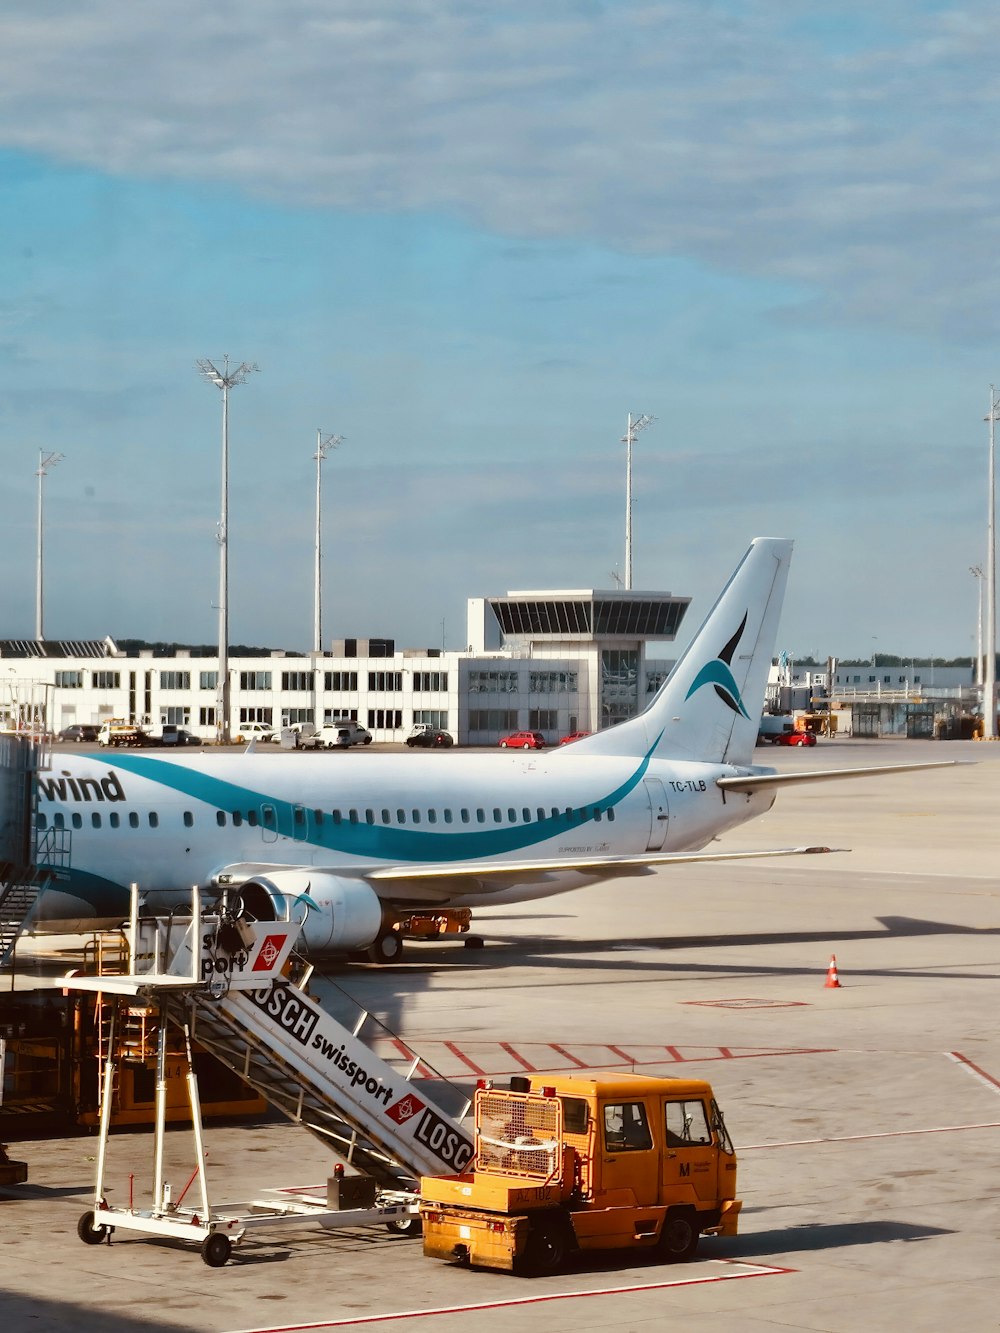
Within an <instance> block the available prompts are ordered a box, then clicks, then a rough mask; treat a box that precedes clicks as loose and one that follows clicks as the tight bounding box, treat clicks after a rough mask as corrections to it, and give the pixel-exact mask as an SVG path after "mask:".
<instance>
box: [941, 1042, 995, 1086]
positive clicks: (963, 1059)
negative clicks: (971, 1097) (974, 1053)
mask: <svg viewBox="0 0 1000 1333" xmlns="http://www.w3.org/2000/svg"><path fill="white" fill-rule="evenodd" d="M946 1055H947V1056H948V1059H949V1060H954V1061H955V1063H956V1064H957V1065H962V1066H963V1067H964V1068H965V1069H968V1070H969V1071H970V1072H971V1073H972V1074H974V1075H975V1076H976V1077H977V1078H979V1079H982V1081H983V1082H984V1083H985V1084H986V1085H987V1087H989V1088H992V1090H993V1091H994V1092H1000V1079H996V1078H994V1077H993V1075H992V1074H987V1072H986V1070H985V1069H980V1068H979V1066H978V1065H977V1064H974V1063H973V1062H972V1061H971V1060H970V1059H969V1057H968V1056H967V1055H963V1054H962V1052H961V1051H947V1052H946Z"/></svg>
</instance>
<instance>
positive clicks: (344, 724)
mask: <svg viewBox="0 0 1000 1333" xmlns="http://www.w3.org/2000/svg"><path fill="white" fill-rule="evenodd" d="M371 743H372V734H371V732H370V731H369V730H368V728H367V727H363V726H362V725H361V723H360V722H355V721H354V720H353V719H352V718H349V717H342V718H339V719H337V721H335V722H327V723H326V725H325V726H322V727H320V729H319V731H317V732H316V733H315V734H314V735H312V736H310V737H309V739H308V741H306V740H303V741H302V744H303V746H305V745H307V744H308V745H309V746H310V747H311V748H312V749H315V750H346V749H347V748H348V747H349V746H351V745H371Z"/></svg>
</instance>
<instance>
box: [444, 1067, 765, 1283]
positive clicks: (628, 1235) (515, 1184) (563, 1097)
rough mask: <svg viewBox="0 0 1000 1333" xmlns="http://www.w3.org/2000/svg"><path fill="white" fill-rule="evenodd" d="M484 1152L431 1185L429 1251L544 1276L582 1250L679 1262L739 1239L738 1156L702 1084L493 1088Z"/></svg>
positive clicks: (558, 1080) (482, 1135) (479, 1136)
mask: <svg viewBox="0 0 1000 1333" xmlns="http://www.w3.org/2000/svg"><path fill="white" fill-rule="evenodd" d="M475 1145H476V1152H475V1156H474V1158H473V1160H472V1164H471V1166H472V1169H471V1170H470V1171H469V1172H468V1173H466V1174H463V1175H457V1176H427V1177H424V1178H423V1179H422V1180H421V1184H420V1197H421V1202H420V1214H421V1218H422V1220H423V1232H424V1253H425V1254H426V1255H430V1256H432V1257H434V1258H438V1259H445V1260H449V1261H451V1262H453V1263H467V1264H471V1265H473V1266H474V1267H479V1268H497V1269H501V1270H503V1271H505V1272H513V1273H519V1274H523V1275H525V1276H534V1275H537V1274H543V1273H548V1272H553V1271H555V1270H556V1269H557V1268H559V1266H560V1265H561V1264H562V1262H563V1260H564V1258H565V1257H566V1256H567V1255H568V1254H570V1253H573V1252H575V1251H579V1250H613V1249H632V1248H635V1249H647V1250H654V1251H655V1252H656V1253H657V1254H658V1255H659V1256H660V1257H661V1258H662V1259H663V1260H664V1261H665V1262H679V1261H683V1260H687V1259H690V1258H692V1256H693V1255H694V1253H695V1250H696V1249H697V1246H698V1239H699V1237H700V1236H701V1235H703V1234H706V1235H721V1236H735V1235H736V1233H737V1224H738V1219H739V1212H740V1201H739V1200H738V1199H737V1198H736V1197H735V1194H736V1153H735V1151H734V1149H733V1145H732V1141H731V1140H730V1137H729V1134H728V1132H727V1130H726V1126H725V1122H724V1120H723V1118H722V1112H721V1111H720V1109H719V1106H718V1104H717V1102H716V1100H715V1098H714V1096H713V1094H712V1089H711V1086H710V1085H709V1084H708V1083H706V1082H705V1081H703V1080H701V1079H677V1078H646V1077H642V1076H640V1075H636V1074H615V1075H612V1076H610V1077H594V1078H581V1077H559V1076H553V1075H548V1074H547V1075H544V1076H543V1077H538V1076H536V1077H534V1078H514V1079H511V1084H510V1087H509V1088H498V1087H493V1086H492V1085H491V1084H489V1083H485V1084H483V1085H481V1086H480V1087H479V1088H478V1089H477V1091H476V1098H475Z"/></svg>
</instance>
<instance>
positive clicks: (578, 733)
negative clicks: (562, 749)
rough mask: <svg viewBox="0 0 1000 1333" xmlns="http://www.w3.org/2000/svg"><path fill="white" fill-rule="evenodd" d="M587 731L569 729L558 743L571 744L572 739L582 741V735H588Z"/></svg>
mask: <svg viewBox="0 0 1000 1333" xmlns="http://www.w3.org/2000/svg"><path fill="white" fill-rule="evenodd" d="M589 735H590V732H589V731H571V732H570V733H569V735H568V736H564V737H563V738H562V740H561V741H560V742H559V744H560V745H572V744H573V742H574V741H582V740H583V738H584V736H589Z"/></svg>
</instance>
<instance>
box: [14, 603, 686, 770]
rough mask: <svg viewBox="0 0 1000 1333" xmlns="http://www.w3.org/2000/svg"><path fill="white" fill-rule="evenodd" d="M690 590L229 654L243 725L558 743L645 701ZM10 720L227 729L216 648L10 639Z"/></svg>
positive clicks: (507, 611)
mask: <svg viewBox="0 0 1000 1333" xmlns="http://www.w3.org/2000/svg"><path fill="white" fill-rule="evenodd" d="M690 600H691V599H690V598H689V597H678V596H674V595H673V594H672V593H668V592H635V591H626V590H621V589H618V590H612V591H599V590H596V589H577V590H569V591H567V590H556V591H552V590H542V591H523V592H509V593H508V594H507V595H506V596H505V597H481V598H471V599H470V600H469V602H468V636H467V644H468V647H467V648H466V649H465V650H463V651H452V650H445V649H434V648H428V649H403V650H397V649H396V646H395V643H394V641H393V640H392V639H373V638H369V639H360V638H359V639H339V640H334V641H333V642H332V644H331V646H330V650H329V651H325V652H322V653H315V652H310V653H293V652H281V651H271V652H261V653H254V655H252V656H239V655H232V654H230V655H229V671H230V690H231V696H230V697H231V699H232V713H231V724H230V731H231V734H232V736H233V737H237V736H239V735H240V728H241V727H242V726H245V725H247V724H250V723H254V722H257V723H265V724H267V725H270V726H274V727H282V726H289V725H292V724H294V723H299V722H310V723H313V724H314V725H316V726H321V725H322V724H323V723H324V722H330V721H332V720H333V719H334V718H343V717H349V718H353V719H354V720H356V721H358V722H361V723H362V724H363V725H365V726H366V727H367V728H368V729H369V731H371V733H372V736H373V738H374V740H376V741H401V740H405V738H406V736H407V735H408V734H409V732H410V729H411V728H412V726H413V725H414V724H415V723H428V724H430V725H432V726H435V727H441V728H443V729H444V730H446V731H449V732H450V733H451V734H452V736H454V738H455V740H456V741H457V742H458V743H459V744H463V745H489V744H495V743H496V741H497V739H498V738H499V737H500V736H502V735H504V734H506V733H507V732H511V731H518V730H531V731H540V732H541V733H542V734H543V735H544V737H545V739H546V741H548V742H549V743H554V742H556V741H558V740H559V738H560V737H561V736H564V735H568V734H570V733H572V732H575V731H597V730H599V729H601V728H603V727H607V726H611V725H612V724H613V723H616V722H621V721H623V720H625V719H626V718H629V717H633V716H634V715H635V714H636V713H638V712H640V711H641V710H642V708H643V707H644V706H645V702H646V700H647V699H648V698H649V696H651V695H652V694H653V693H654V692H655V691H656V690H657V689H658V688H659V686H660V684H661V683H662V681H663V680H664V679H665V677H666V675H667V672H668V671H669V669H670V667H671V665H672V662H671V661H665V660H659V659H656V658H653V657H652V656H650V653H651V651H652V650H653V649H654V647H655V646H656V645H659V644H664V643H666V644H670V643H672V642H673V641H674V640H675V638H676V635H677V632H678V630H679V628H680V626H681V623H682V621H683V619H684V615H685V612H686V611H687V608H688V605H689V603H690ZM0 659H2V662H0V682H2V687H3V693H2V696H0V715H2V716H0V726H2V727H4V728H6V729H10V730H16V729H21V728H27V727H34V728H37V729H41V730H44V731H48V732H50V733H53V734H57V733H58V732H60V731H62V730H64V729H65V728H66V727H69V726H72V725H74V724H77V723H95V724H98V725H99V724H101V723H103V722H105V721H107V720H109V719H110V718H125V719H128V720H134V721H136V722H138V723H139V724H140V725H142V724H145V725H149V726H153V727H155V726H157V725H161V724H167V723H169V724H173V725H176V726H180V727H184V728H186V729H187V730H189V731H190V732H192V733H193V734H194V735H195V736H197V737H198V738H199V739H200V740H203V741H213V740H216V739H217V738H218V735H219V731H220V719H219V718H218V716H217V697H218V688H219V676H218V669H219V664H218V655H217V653H215V652H214V651H213V652H212V653H211V654H209V653H208V651H207V650H202V649H192V648H177V647H169V648H159V647H154V648H142V649H139V650H137V651H131V652H126V651H124V650H122V649H120V648H119V647H118V645H117V644H116V643H115V642H114V641H113V640H112V639H110V638H105V639H94V640H84V641H76V640H74V641H67V640H57V639H44V640H12V639H5V640H0Z"/></svg>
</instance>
